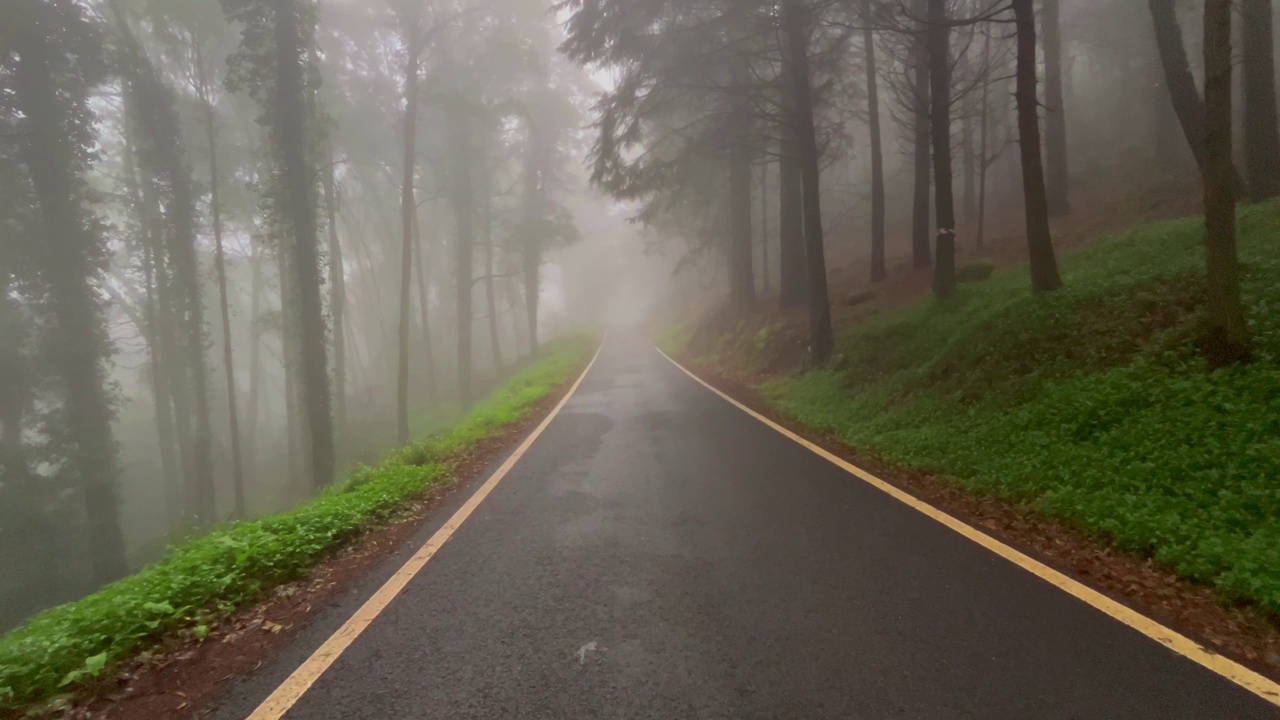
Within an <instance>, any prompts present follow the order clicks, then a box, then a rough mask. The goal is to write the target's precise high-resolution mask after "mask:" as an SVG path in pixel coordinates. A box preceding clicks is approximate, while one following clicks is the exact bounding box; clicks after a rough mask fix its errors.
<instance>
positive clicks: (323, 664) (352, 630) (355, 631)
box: [246, 339, 604, 720]
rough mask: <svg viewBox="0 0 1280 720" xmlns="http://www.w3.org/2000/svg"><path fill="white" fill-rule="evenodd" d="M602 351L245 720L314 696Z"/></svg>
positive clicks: (263, 719) (274, 716)
mask: <svg viewBox="0 0 1280 720" xmlns="http://www.w3.org/2000/svg"><path fill="white" fill-rule="evenodd" d="M603 347H604V342H603V339H602V341H601V343H600V347H599V348H596V354H595V355H594V356H592V358H591V362H590V363H589V364H588V365H587V367H586V369H585V370H583V371H582V374H581V375H579V376H578V379H577V380H576V381H575V382H574V383H573V387H571V388H569V392H568V393H566V394H565V396H564V397H563V398H561V399H560V402H559V403H558V404H557V405H556V406H555V408H553V409H552V410H551V413H550V414H548V415H547V416H546V417H545V418H543V420H542V422H541V423H540V424H539V425H538V427H536V428H534V431H533V432H532V433H530V434H529V437H527V438H525V439H524V442H522V443H520V446H519V447H517V448H516V450H515V452H513V453H511V456H510V457H508V458H507V460H506V462H504V463H502V465H501V466H499V467H498V469H497V470H495V471H494V472H493V474H492V475H490V476H489V479H488V480H485V482H484V485H481V486H480V488H479V489H478V490H476V491H475V493H474V494H473V495H472V496H471V497H470V498H468V499H467V502H466V503H464V504H463V506H462V507H460V508H458V511H457V512H455V513H454V514H453V517H451V518H449V521H448V522H446V523H445V524H444V525H442V526H441V527H440V529H439V530H436V531H435V533H434V534H432V535H431V537H430V538H429V539H428V540H427V542H426V543H424V544H423V545H422V547H421V548H419V549H418V551H417V552H416V553H414V554H413V557H411V558H409V559H408V560H407V561H405V564H404V565H401V566H400V569H399V570H397V571H396V574H395V575H392V576H391V578H390V579H389V580H387V581H386V582H385V583H383V585H382V587H380V588H378V590H377V592H375V593H374V594H373V595H372V596H371V597H370V598H369V599H368V600H366V601H365V603H364V605H361V606H360V609H359V610H356V612H355V614H354V615H352V616H351V617H350V618H348V619H347V621H346V622H345V623H343V624H342V627H340V628H338V630H337V632H335V633H334V634H333V635H330V636H329V639H328V640H325V641H324V644H323V645H321V646H320V647H319V648H317V649H316V651H315V652H313V653H311V657H309V658H307V659H306V660H305V661H304V662H303V663H302V665H300V666H298V669H297V670H294V671H293V674H292V675H290V676H289V677H288V678H287V679H286V680H285V681H284V682H283V683H281V684H280V686H279V687H277V688H276V689H275V691H274V692H272V693H271V695H270V696H269V697H268V698H267V699H266V700H263V701H262V704H261V705H259V706H258V708H257V709H256V710H254V711H253V713H252V714H250V715H249V717H248V718H246V720H279V719H280V718H281V717H284V714H285V713H287V712H289V709H290V708H292V707H293V706H294V703H296V702H298V698H301V697H302V695H303V693H305V692H306V691H307V690H309V689H310V688H311V686H312V685H313V684H314V683H315V681H316V680H317V679H319V677H320V676H321V675H323V674H324V671H325V670H328V669H329V666H330V665H332V664H333V662H334V661H335V660H337V659H338V656H339V655H341V654H342V653H343V651H345V650H346V649H347V648H348V647H349V646H350V645H351V643H352V642H354V641H355V639H356V638H357V637H359V636H360V633H362V632H364V630H365V628H367V627H369V624H370V623H372V622H373V621H374V619H375V618H377V617H378V615H380V614H381V613H382V611H383V610H386V609H387V606H388V605H390V604H391V601H392V600H394V599H395V598H396V596H397V595H399V594H400V591H401V590H404V588H405V586H406V585H408V584H409V581H410V580H412V579H413V577H414V576H415V575H417V574H418V572H419V571H421V570H422V568H423V567H424V566H425V565H426V564H427V562H428V561H429V560H431V558H432V557H434V556H435V554H436V551H438V550H439V549H440V548H441V546H443V545H444V544H445V543H446V542H448V541H449V538H450V537H452V536H453V533H454V532H456V531H457V529H458V528H459V527H460V526H461V525H462V523H464V522H466V521H467V518H469V517H471V513H473V512H475V509H476V508H477V507H479V505H480V503H482V502H484V499H485V498H487V497H489V493H491V492H493V489H494V488H495V487H497V486H498V483H500V482H502V479H503V478H504V477H506V475H507V473H509V472H510V471H511V468H512V467H514V466H515V464H516V463H517V462H519V461H520V458H521V457H523V456H524V454H525V452H526V451H528V449H529V448H530V447H531V446H532V445H533V443H534V441H535V440H537V439H538V436H539V435H541V434H542V431H543V430H546V429H547V426H548V425H550V424H551V421H552V420H554V419H555V417H556V415H559V414H560V409H561V408H563V407H564V405H565V403H567V402H569V398H571V397H573V394H574V393H575V392H577V391H578V386H579V385H581V384H582V380H583V378H585V377H586V376H587V373H589V372H591V367H592V366H593V365H595V364H596V358H598V357H600V350H601V348H603Z"/></svg>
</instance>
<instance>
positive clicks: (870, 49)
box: [862, 0, 889, 282]
mask: <svg viewBox="0 0 1280 720" xmlns="http://www.w3.org/2000/svg"><path fill="white" fill-rule="evenodd" d="M862 18H863V25H865V26H866V27H864V28H863V30H862V44H863V46H864V47H865V51H866V66H867V119H868V120H867V124H868V126H869V130H870V131H871V281H872V282H879V281H881V280H883V279H885V277H886V276H887V275H888V274H889V273H888V270H887V269H886V267H885V257H884V243H885V230H884V150H883V148H882V147H881V138H880V94H879V89H878V80H877V78H876V38H875V33H874V32H873V31H872V29H871V26H872V22H873V18H872V6H871V0H866V2H865V3H864V4H863V6H862Z"/></svg>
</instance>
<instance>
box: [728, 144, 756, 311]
mask: <svg viewBox="0 0 1280 720" xmlns="http://www.w3.org/2000/svg"><path fill="white" fill-rule="evenodd" d="M745 135H746V132H745V131H743V132H740V133H739V136H740V137H744V136H745ZM750 153H751V151H750V148H748V147H747V146H746V144H745V143H744V142H738V143H736V144H735V145H734V147H733V148H732V150H731V151H730V153H729V252H728V256H729V257H728V260H729V262H728V267H729V304H730V305H731V306H732V307H733V311H734V312H735V313H737V314H738V315H742V314H745V313H747V312H749V311H750V310H751V308H752V306H754V305H755V299H756V282H755V275H754V273H753V272H752V268H751V255H752V252H751V154H750Z"/></svg>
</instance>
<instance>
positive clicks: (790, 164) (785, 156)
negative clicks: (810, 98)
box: [778, 91, 809, 308]
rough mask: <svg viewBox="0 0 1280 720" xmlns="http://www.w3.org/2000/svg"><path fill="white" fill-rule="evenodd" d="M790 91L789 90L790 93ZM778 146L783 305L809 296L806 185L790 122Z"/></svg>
mask: <svg viewBox="0 0 1280 720" xmlns="http://www.w3.org/2000/svg"><path fill="white" fill-rule="evenodd" d="M789 93H790V91H788V94H789ZM780 130H781V132H782V140H781V142H780V143H779V145H778V151H779V155H780V157H779V160H778V303H779V305H781V306H782V307H783V308H788V307H793V306H796V305H800V304H802V303H804V302H805V301H806V300H808V298H809V282H808V273H807V271H806V270H805V259H804V214H803V212H804V211H803V205H804V184H803V182H804V181H803V180H802V178H801V176H800V157H799V155H800V149H799V146H798V144H797V143H796V139H795V131H794V130H793V129H792V128H791V123H790V121H789V120H788V121H785V122H783V123H782V127H781V128H780Z"/></svg>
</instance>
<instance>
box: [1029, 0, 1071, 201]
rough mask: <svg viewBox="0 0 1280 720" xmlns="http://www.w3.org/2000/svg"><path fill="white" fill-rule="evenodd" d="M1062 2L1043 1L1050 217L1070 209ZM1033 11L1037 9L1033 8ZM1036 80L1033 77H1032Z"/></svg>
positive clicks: (1046, 186)
mask: <svg viewBox="0 0 1280 720" xmlns="http://www.w3.org/2000/svg"><path fill="white" fill-rule="evenodd" d="M1060 2H1061V0H1044V2H1043V4H1042V5H1041V9H1042V12H1043V13H1044V14H1043V16H1042V17H1041V22H1042V23H1043V26H1044V103H1045V123H1044V126H1045V168H1046V173H1047V174H1046V176H1045V181H1046V182H1045V190H1046V194H1047V197H1048V206H1049V215H1050V216H1058V215H1065V214H1067V211H1069V210H1070V209H1071V202H1070V199H1069V197H1068V192H1067V189H1068V183H1069V181H1068V179H1067V111H1066V104H1065V102H1064V101H1063V97H1062V22H1061V20H1059V17H1058V14H1059V13H1058V11H1059V3H1060ZM1033 10H1034V9H1033ZM1033 79H1034V78H1033Z"/></svg>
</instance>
